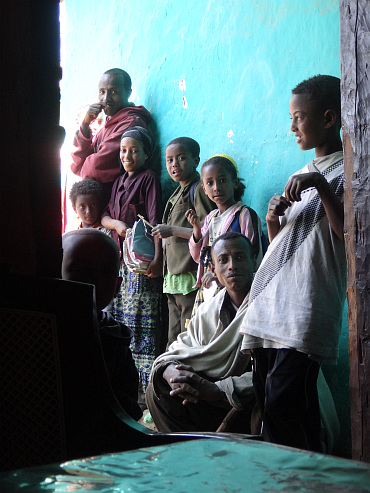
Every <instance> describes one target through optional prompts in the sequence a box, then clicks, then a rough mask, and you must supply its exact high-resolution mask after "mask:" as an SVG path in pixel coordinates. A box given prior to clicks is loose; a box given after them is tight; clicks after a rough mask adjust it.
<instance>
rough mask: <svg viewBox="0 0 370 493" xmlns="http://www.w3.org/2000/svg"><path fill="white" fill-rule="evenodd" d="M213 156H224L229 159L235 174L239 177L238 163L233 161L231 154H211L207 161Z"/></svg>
mask: <svg viewBox="0 0 370 493" xmlns="http://www.w3.org/2000/svg"><path fill="white" fill-rule="evenodd" d="M213 157H224V158H225V159H227V160H228V161H230V163H231V164H232V165H233V166H234V168H235V170H236V176H237V177H239V169H238V165H237V164H236V162H235V161H234V159H233V158H232V157H231V156H229V155H228V154H215V155H214V156H211V157H210V158H208V159H207V161H209V160H210V159H212V158H213Z"/></svg>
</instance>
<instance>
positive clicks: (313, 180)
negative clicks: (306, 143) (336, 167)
mask: <svg viewBox="0 0 370 493" xmlns="http://www.w3.org/2000/svg"><path fill="white" fill-rule="evenodd" d="M311 187H314V188H316V190H317V193H318V194H319V196H320V199H321V201H322V204H323V206H324V208H325V212H326V216H327V218H328V221H329V223H330V226H331V228H332V230H333V231H334V233H335V234H336V235H337V237H338V238H339V239H340V240H342V241H343V240H344V207H343V204H342V202H341V201H340V200H339V198H338V197H337V196H336V195H335V193H334V192H333V190H332V188H331V186H330V185H329V183H328V182H327V181H326V179H325V177H324V176H323V175H321V174H320V173H304V174H301V175H294V176H291V177H290V178H289V180H288V183H287V184H286V186H285V191H284V193H285V197H286V198H287V199H288V200H290V201H292V202H295V201H297V202H299V201H300V200H301V193H302V192H303V190H306V189H307V188H311Z"/></svg>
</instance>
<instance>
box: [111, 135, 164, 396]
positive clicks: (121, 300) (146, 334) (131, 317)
mask: <svg viewBox="0 0 370 493" xmlns="http://www.w3.org/2000/svg"><path fill="white" fill-rule="evenodd" d="M152 151H153V141H152V138H151V136H150V134H149V132H148V131H147V130H146V129H144V128H142V127H132V128H129V129H128V130H126V131H125V132H124V133H123V134H122V137H121V144H120V160H121V163H122V166H123V168H124V174H123V175H121V176H119V177H118V178H117V179H116V181H115V182H114V184H113V188H112V194H111V198H110V201H109V203H108V206H107V207H106V209H105V211H104V213H103V216H102V219H101V223H102V225H103V226H104V227H106V228H108V229H111V230H112V237H113V239H114V240H115V241H116V243H117V245H118V246H119V248H120V251H121V252H122V242H123V240H124V238H125V235H126V230H127V229H128V228H132V226H133V224H134V222H135V221H136V220H137V219H138V214H140V215H142V216H143V217H144V218H145V219H146V220H147V221H148V222H149V223H151V224H152V225H155V224H157V223H158V222H160V220H161V214H162V204H161V189H160V181H159V178H158V177H157V176H156V175H155V173H154V172H153V171H152V170H150V169H149V168H148V161H149V159H150V157H151V155H152ZM154 242H155V255H154V259H153V260H152V261H151V262H150V263H149V265H148V268H147V271H146V273H145V274H137V273H133V272H131V271H129V270H128V268H127V266H126V264H125V263H124V262H123V261H122V260H121V267H120V274H119V275H120V276H121V277H122V284H121V288H120V292H119V294H118V296H117V297H116V298H115V299H114V302H113V316H114V318H115V319H116V320H118V321H120V322H123V323H125V324H126V325H127V326H128V327H129V328H130V329H131V330H132V332H133V334H134V336H133V340H132V343H131V350H132V354H133V358H134V361H135V364H136V367H137V369H138V372H139V379H140V380H139V392H142V393H145V389H146V386H147V384H148V382H149V373H150V369H151V366H152V363H153V361H154V359H155V356H156V341H157V340H159V334H158V332H159V327H160V306H161V295H162V283H161V280H160V279H158V278H159V277H160V276H161V275H162V247H161V243H160V240H159V239H156V238H155V239H154ZM121 255H122V253H121ZM121 258H122V257H121ZM139 400H140V399H139Z"/></svg>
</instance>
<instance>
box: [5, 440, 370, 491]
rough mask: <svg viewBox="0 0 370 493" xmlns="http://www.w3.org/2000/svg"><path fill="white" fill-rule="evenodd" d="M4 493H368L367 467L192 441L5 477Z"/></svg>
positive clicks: (270, 448)
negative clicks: (279, 492) (159, 492)
mask: <svg viewBox="0 0 370 493" xmlns="http://www.w3.org/2000/svg"><path fill="white" fill-rule="evenodd" d="M0 491H1V492H4V493H12V492H25V493H28V492H41V491H42V492H48V491H50V492H52V491H53V492H58V493H67V492H76V491H87V492H90V491H91V492H95V491H99V492H101V493H108V492H109V493H111V492H117V493H118V492H119V493H128V492H132V493H141V492H148V493H149V492H154V491H161V492H171V493H182V492H184V493H185V492H186V493H189V492H190V493H195V492H202V493H203V492H220V493H221V492H223V493H225V492H253V493H254V492H271V491H284V492H322V493H324V492H325V493H326V492H332V493H338V492H356V493H357V492H365V491H370V465H369V464H366V463H360V462H355V461H349V460H345V459H339V458H336V457H332V456H327V455H322V454H314V453H309V452H305V451H301V450H297V449H291V448H287V447H280V446H275V445H271V444H267V443H263V442H258V441H253V440H237V439H235V440H217V439H207V440H194V441H188V442H181V443H175V444H171V445H166V446H160V447H151V448H143V449H137V450H135V451H131V452H123V453H119V454H110V455H104V456H99V457H92V458H88V459H82V460H74V461H69V462H66V463H64V464H60V465H49V466H41V467H36V468H30V469H24V470H20V471H11V472H8V473H3V474H1V475H0Z"/></svg>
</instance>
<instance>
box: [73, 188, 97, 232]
mask: <svg viewBox="0 0 370 493" xmlns="http://www.w3.org/2000/svg"><path fill="white" fill-rule="evenodd" d="M76 212H77V214H78V217H79V218H80V219H81V221H82V227H83V228H92V226H94V224H95V223H97V222H98V221H100V213H101V210H100V201H99V198H98V197H97V195H96V194H95V193H88V194H86V195H77V199H76Z"/></svg>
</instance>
